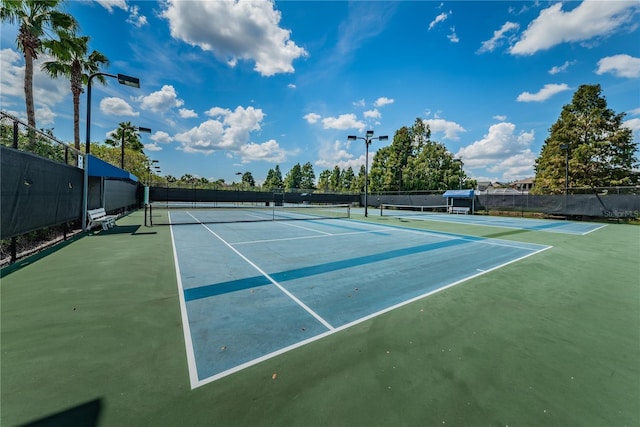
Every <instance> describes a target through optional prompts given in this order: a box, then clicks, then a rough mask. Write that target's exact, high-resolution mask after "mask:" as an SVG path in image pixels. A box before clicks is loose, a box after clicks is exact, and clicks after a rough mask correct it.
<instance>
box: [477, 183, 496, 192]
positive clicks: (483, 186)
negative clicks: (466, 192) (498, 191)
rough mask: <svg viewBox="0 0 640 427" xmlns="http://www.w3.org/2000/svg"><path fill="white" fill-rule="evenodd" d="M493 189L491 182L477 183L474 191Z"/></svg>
mask: <svg viewBox="0 0 640 427" xmlns="http://www.w3.org/2000/svg"><path fill="white" fill-rule="evenodd" d="M492 187H493V183H492V182H491V181H478V186H477V188H476V190H478V191H487V190H490V189H491V188H492Z"/></svg>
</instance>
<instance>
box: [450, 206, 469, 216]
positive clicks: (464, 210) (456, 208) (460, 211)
mask: <svg viewBox="0 0 640 427" xmlns="http://www.w3.org/2000/svg"><path fill="white" fill-rule="evenodd" d="M449 213H450V214H464V215H467V214H469V208H465V207H462V206H449Z"/></svg>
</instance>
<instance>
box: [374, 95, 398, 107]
mask: <svg viewBox="0 0 640 427" xmlns="http://www.w3.org/2000/svg"><path fill="white" fill-rule="evenodd" d="M394 102H396V101H395V100H394V99H393V98H387V97H386V96H381V97H380V98H378V99H376V102H374V103H373V105H374V106H376V107H383V106H385V105H387V104H393V103H394Z"/></svg>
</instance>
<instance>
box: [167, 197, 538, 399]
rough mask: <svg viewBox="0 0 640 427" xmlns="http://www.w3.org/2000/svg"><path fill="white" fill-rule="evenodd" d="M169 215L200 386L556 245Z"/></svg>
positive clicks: (194, 381)
mask: <svg viewBox="0 0 640 427" xmlns="http://www.w3.org/2000/svg"><path fill="white" fill-rule="evenodd" d="M239 212H242V213H243V215H247V216H249V217H250V218H255V217H258V218H262V216H261V215H262V214H264V210H262V209H259V210H257V211H256V210H255V209H254V210H252V209H242V210H236V211H235V212H234V213H235V214H238V213H239ZM305 213H306V212H305ZM171 214H172V215H173V216H174V217H176V218H179V219H178V221H179V224H180V225H175V226H172V239H173V244H174V252H175V261H176V262H175V263H176V267H177V278H178V286H179V293H180V295H181V308H182V316H183V326H184V334H185V342H186V346H187V355H188V359H189V370H190V379H191V386H192V387H198V386H201V385H203V384H206V383H209V382H211V381H213V380H216V379H218V378H221V377H223V376H225V375H228V374H230V373H233V372H236V371H238V370H239V369H242V368H245V367H247V366H251V365H253V364H255V363H258V362H260V361H263V360H265V359H266V358H270V357H273V356H275V355H278V354H281V353H283V352H285V351H288V350H291V349H293V348H296V347H299V346H301V345H303V344H306V343H309V342H312V341H314V340H317V339H319V338H322V337H325V336H327V335H328V334H332V333H334V332H336V331H340V330H342V329H345V328H348V327H349V326H352V325H355V324H358V323H360V322H362V321H364V320H367V319H370V318H372V317H374V316H376V315H379V314H382V313H385V312H387V311H389V310H392V309H394V308H397V307H400V306H402V305H405V304H407V303H409V302H412V301H414V300H416V299H419V298H422V297H424V296H426V295H429V294H431V293H434V292H437V291H439V290H442V289H445V288H447V287H450V286H453V285H455V284H458V283H461V282H463V281H466V280H468V279H470V278H473V277H476V276H478V275H481V274H484V273H486V272H489V271H492V270H494V269H497V268H499V267H501V266H504V265H506V264H509V263H512V262H515V261H517V260H520V259H523V258H526V257H528V256H531V255H534V254H536V253H538V252H541V251H543V250H545V249H548V248H549V246H544V245H537V244H531V243H519V242H512V241H504V240H497V239H484V238H477V237H471V236H463V235H456V234H452V233H436V232H429V231H425V230H417V229H411V228H398V227H390V226H384V225H376V224H371V223H366V222H358V221H352V220H351V221H347V220H342V219H330V220H327V219H312V220H307V221H270V222H261V221H258V222H253V220H251V221H250V222H247V223H238V222H234V223H218V219H219V218H220V215H219V213H218V216H216V219H215V220H213V219H212V217H211V215H214V214H215V212H214V213H212V212H211V211H209V210H205V211H202V210H201V209H195V210H192V211H189V210H186V211H183V212H179V213H178V212H172V213H171ZM296 214H297V212H296ZM225 215H228V214H225ZM288 215H293V214H291V213H289V214H288ZM185 216H188V217H189V218H190V219H191V222H197V221H198V220H197V218H201V219H202V221H203V222H205V221H214V222H215V223H212V224H206V223H202V224H189V225H185V224H183V217H185ZM294 219H301V218H300V217H299V216H295V217H294ZM194 220H195V221H194Z"/></svg>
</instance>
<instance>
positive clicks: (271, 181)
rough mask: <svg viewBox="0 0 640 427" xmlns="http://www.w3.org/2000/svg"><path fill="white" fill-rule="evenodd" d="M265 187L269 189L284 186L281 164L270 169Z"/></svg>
mask: <svg viewBox="0 0 640 427" xmlns="http://www.w3.org/2000/svg"><path fill="white" fill-rule="evenodd" d="M263 187H264V188H265V189H267V190H277V189H280V188H282V187H283V182H282V172H280V165H276V167H275V169H269V171H268V172H267V178H266V179H265V180H264V184H263Z"/></svg>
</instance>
